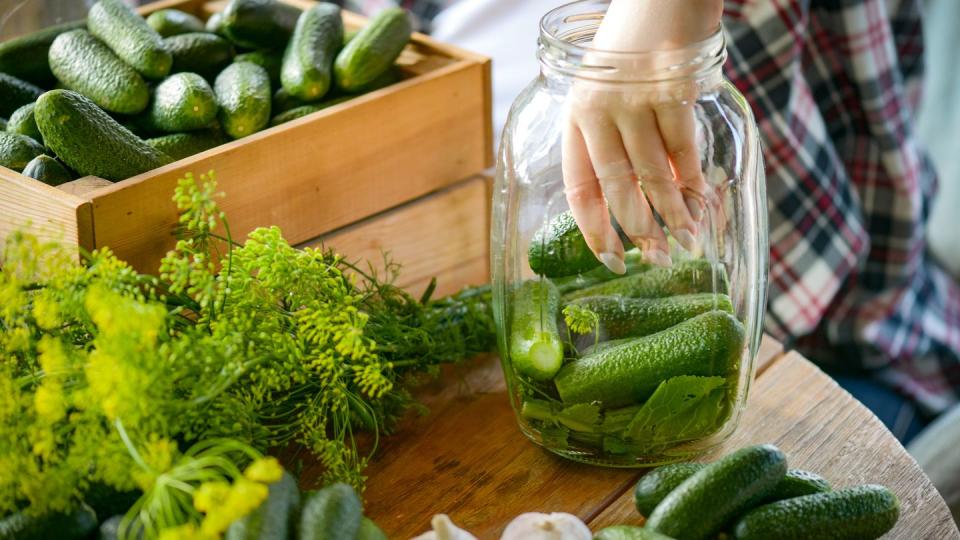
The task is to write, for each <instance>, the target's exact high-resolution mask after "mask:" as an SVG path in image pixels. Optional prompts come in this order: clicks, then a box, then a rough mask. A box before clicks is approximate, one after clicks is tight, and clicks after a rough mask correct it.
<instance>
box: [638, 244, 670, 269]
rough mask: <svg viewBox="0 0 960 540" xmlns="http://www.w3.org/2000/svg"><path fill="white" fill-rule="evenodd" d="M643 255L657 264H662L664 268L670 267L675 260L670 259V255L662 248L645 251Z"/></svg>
mask: <svg viewBox="0 0 960 540" xmlns="http://www.w3.org/2000/svg"><path fill="white" fill-rule="evenodd" d="M643 256H644V257H646V258H647V260H648V261H650V262H651V263H653V264H655V265H657V266H662V267H664V268H670V267H671V266H673V261H671V260H670V255H667V253H666V252H665V251H663V250H662V249H649V250H647V251H644V252H643Z"/></svg>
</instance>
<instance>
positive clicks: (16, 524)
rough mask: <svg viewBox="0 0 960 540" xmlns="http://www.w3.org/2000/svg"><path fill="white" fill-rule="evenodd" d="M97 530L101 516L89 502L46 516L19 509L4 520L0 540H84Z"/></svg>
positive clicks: (0, 524) (1, 520) (1, 521)
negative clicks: (98, 516)
mask: <svg viewBox="0 0 960 540" xmlns="http://www.w3.org/2000/svg"><path fill="white" fill-rule="evenodd" d="M96 529H97V515H96V514H95V513H94V512H93V510H91V509H90V507H88V506H86V505H82V506H81V507H80V508H78V509H76V510H74V511H72V512H68V513H54V514H47V515H44V516H34V515H30V514H25V513H23V512H17V513H16V514H13V515H10V516H7V517H5V518H3V519H0V540H51V539H53V538H55V539H56V540H84V539H85V538H87V537H88V536H90V535H91V534H93V531H95V530H96Z"/></svg>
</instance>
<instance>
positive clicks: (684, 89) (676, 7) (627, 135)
mask: <svg viewBox="0 0 960 540" xmlns="http://www.w3.org/2000/svg"><path fill="white" fill-rule="evenodd" d="M722 7H723V6H722V0H613V1H612V2H611V4H610V8H609V9H608V11H607V14H606V16H605V17H604V20H603V23H602V24H601V25H600V28H599V29H598V31H597V34H596V36H595V38H594V43H593V48H594V49H596V51H594V52H591V53H590V55H588V57H587V59H586V60H587V62H585V63H586V64H587V65H597V66H613V67H615V68H616V71H617V72H618V75H616V76H617V77H620V80H621V81H622V78H623V77H624V75H626V76H627V78H630V75H631V71H632V72H633V74H634V76H633V77H632V78H633V79H638V78H639V77H637V76H636V73H637V72H638V71H639V72H640V73H642V72H643V71H642V70H647V71H651V70H654V71H655V70H656V69H657V68H658V67H661V68H662V67H665V66H669V65H671V64H673V63H675V61H676V56H677V54H676V51H677V50H679V49H682V48H684V47H686V46H689V45H691V44H695V43H697V42H699V41H701V40H703V39H705V38H707V37H709V35H710V34H712V33H713V32H714V31H716V28H717V26H718V25H719V20H720V14H721V11H722ZM604 51H607V52H606V53H605V52H604ZM644 51H647V52H644ZM650 51H652V52H650ZM658 51H664V52H663V53H662V54H661V53H660V52H658ZM624 52H629V53H642V54H637V55H634V54H629V55H625V54H622V53H624ZM696 98H697V85H696V83H695V82H693V81H684V80H682V79H681V80H669V81H660V82H656V83H642V84H622V83H620V82H613V81H612V80H603V78H602V75H601V76H600V77H597V78H591V79H589V80H577V81H576V82H575V83H574V85H573V88H572V90H571V92H570V95H569V97H568V108H567V118H566V123H565V126H564V133H563V148H562V152H563V159H562V167H563V180H564V186H565V193H566V197H567V202H568V204H569V205H570V209H571V211H572V213H573V216H574V219H575V220H576V221H577V225H578V226H579V227H580V230H581V231H582V232H583V234H584V238H585V239H586V241H587V245H588V246H590V249H591V250H592V251H593V252H594V254H595V255H597V258H598V259H599V260H600V261H601V262H602V263H603V264H604V265H605V266H607V268H609V269H610V270H611V271H613V272H616V273H619V274H622V273H624V272H625V271H626V268H625V265H624V262H623V251H624V250H623V244H622V243H621V242H620V239H619V237H618V235H617V233H616V231H615V230H614V228H613V226H612V224H611V219H610V214H611V213H612V214H613V216H614V217H615V218H616V220H617V223H618V224H619V225H620V227H621V229H622V230H623V232H624V233H625V234H626V235H627V237H629V238H630V240H631V241H632V242H633V243H634V245H636V246H637V247H638V248H640V249H641V250H642V251H643V253H644V257H645V258H646V259H647V260H648V261H650V262H651V263H653V264H657V265H661V266H669V265H670V264H671V260H670V255H669V253H670V249H669V244H668V243H667V238H666V235H665V234H664V232H663V230H662V228H661V227H660V225H659V224H658V223H657V220H656V219H655V217H654V215H653V211H652V210H653V209H655V210H656V211H657V213H658V214H659V215H660V216H661V217H662V218H663V220H664V222H665V224H666V225H667V228H668V229H669V231H670V233H671V234H672V235H673V237H674V238H675V239H676V240H677V242H678V243H679V244H680V245H681V246H683V247H684V248H685V249H687V250H693V249H695V247H696V236H697V234H698V232H699V224H700V221H701V220H702V219H703V215H704V195H705V193H706V182H705V181H704V179H703V173H702V171H701V169H700V157H699V153H698V151H697V143H696V119H695V116H694V102H695V101H696ZM651 205H652V207H651ZM608 206H609V210H608Z"/></svg>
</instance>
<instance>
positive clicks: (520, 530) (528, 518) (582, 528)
mask: <svg viewBox="0 0 960 540" xmlns="http://www.w3.org/2000/svg"><path fill="white" fill-rule="evenodd" d="M592 538H593V535H592V534H590V529H589V528H587V526H586V525H584V523H583V522H582V521H580V518H578V517H577V516H574V515H572V514H565V513H562V512H557V513H553V514H540V513H536V512H528V513H526V514H520V515H519V516H517V517H516V519H514V520H513V521H511V522H510V524H509V525H507V528H506V529H505V530H504V531H503V536H501V537H500V540H591V539H592Z"/></svg>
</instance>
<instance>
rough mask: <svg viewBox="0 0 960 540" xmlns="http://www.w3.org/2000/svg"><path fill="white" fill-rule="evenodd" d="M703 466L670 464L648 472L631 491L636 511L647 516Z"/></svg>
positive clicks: (701, 464)
mask: <svg viewBox="0 0 960 540" xmlns="http://www.w3.org/2000/svg"><path fill="white" fill-rule="evenodd" d="M705 466H706V465H705V464H703V463H672V464H670V465H664V466H662V467H657V468H656V469H654V470H652V471H650V472H648V473H647V474H645V475H644V476H643V478H641V479H640V481H639V482H637V487H635V488H634V489H633V502H634V504H635V505H636V507H637V510H638V511H639V512H640V514H642V515H644V516H649V515H650V513H651V512H653V509H654V508H656V507H657V505H658V504H660V501H662V500H663V499H664V497H666V496H667V495H669V494H670V492H671V491H673V490H674V489H676V487H677V486H679V485H680V484H682V483H683V481H684V480H686V479H687V478H690V477H691V476H693V475H694V474H695V473H697V472H699V471H700V469H702V468H704V467H705Z"/></svg>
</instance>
